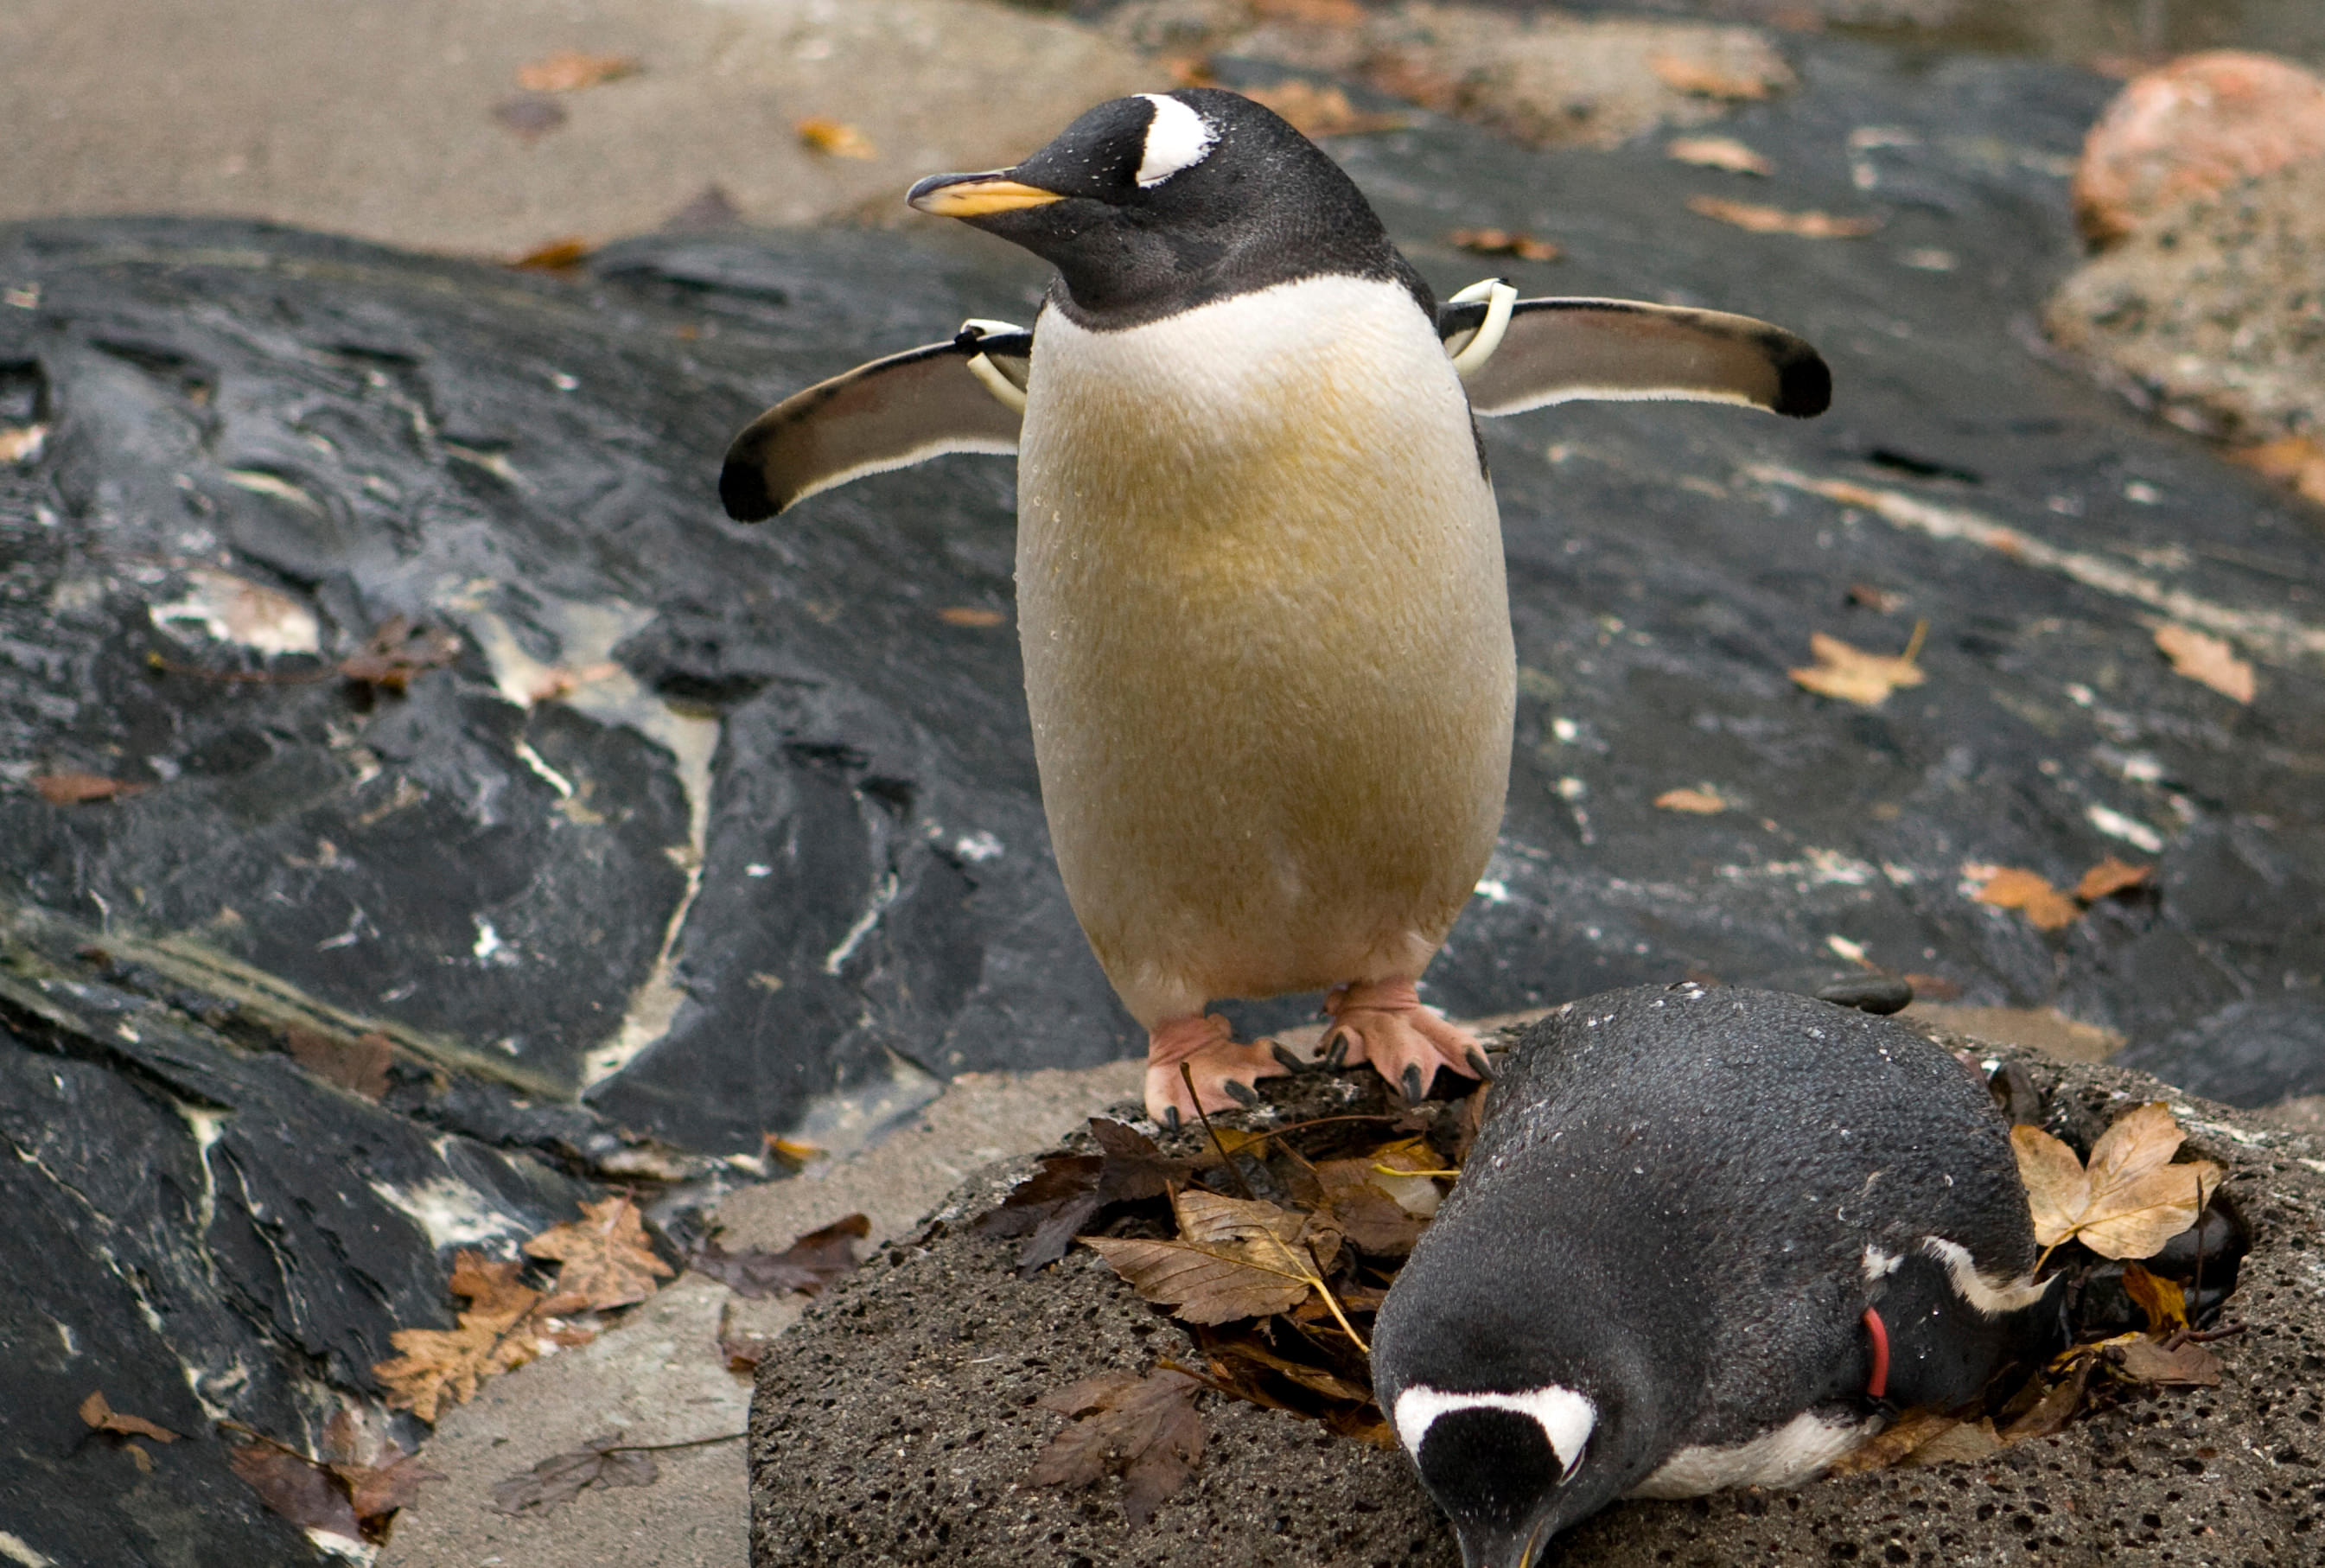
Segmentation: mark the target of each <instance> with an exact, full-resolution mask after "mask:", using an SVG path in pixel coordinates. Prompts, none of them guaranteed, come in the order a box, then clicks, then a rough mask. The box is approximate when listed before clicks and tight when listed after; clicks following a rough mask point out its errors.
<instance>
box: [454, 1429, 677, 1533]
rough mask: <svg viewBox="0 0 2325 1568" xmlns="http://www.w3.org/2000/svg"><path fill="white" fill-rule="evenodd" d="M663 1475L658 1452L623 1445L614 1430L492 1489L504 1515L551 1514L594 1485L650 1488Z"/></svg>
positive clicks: (545, 1460)
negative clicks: (656, 1463)
mask: <svg viewBox="0 0 2325 1568" xmlns="http://www.w3.org/2000/svg"><path fill="white" fill-rule="evenodd" d="M661 1474H662V1471H661V1469H660V1468H659V1467H658V1466H657V1465H655V1463H654V1461H653V1454H651V1453H644V1452H639V1451H637V1450H635V1449H627V1448H625V1447H623V1446H622V1434H621V1433H618V1432H609V1433H606V1434H605V1435H604V1436H603V1437H593V1438H591V1439H589V1440H588V1442H587V1443H583V1444H582V1445H581V1446H580V1447H579V1448H577V1449H574V1450H572V1451H570V1452H566V1453H552V1454H551V1455H550V1456H549V1457H548V1458H547V1459H544V1460H542V1461H541V1462H540V1463H539V1464H537V1465H534V1466H533V1468H532V1469H531V1470H529V1471H525V1472H524V1473H523V1475H513V1476H511V1477H509V1478H508V1479H507V1480H504V1481H502V1482H500V1483H499V1484H498V1485H496V1486H495V1487H494V1488H493V1507H495V1508H498V1509H499V1510H500V1511H501V1512H502V1513H505V1514H527V1513H546V1512H548V1511H549V1510H550V1509H551V1508H557V1507H559V1506H560V1505H561V1504H565V1503H570V1502H571V1501H572V1500H573V1499H574V1498H578V1497H579V1496H580V1495H581V1493H582V1492H583V1491H584V1490H585V1489H588V1488H589V1487H648V1486H652V1485H653V1483H654V1482H655V1481H656V1480H658V1479H660V1477H661Z"/></svg>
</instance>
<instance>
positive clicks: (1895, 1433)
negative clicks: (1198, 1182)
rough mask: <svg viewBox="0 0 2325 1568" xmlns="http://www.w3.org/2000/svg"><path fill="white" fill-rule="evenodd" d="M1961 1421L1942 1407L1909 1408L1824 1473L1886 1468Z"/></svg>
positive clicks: (1849, 1472) (1849, 1473) (1848, 1473)
mask: <svg viewBox="0 0 2325 1568" xmlns="http://www.w3.org/2000/svg"><path fill="white" fill-rule="evenodd" d="M1960 1424H1961V1423H1960V1422H1959V1420H1957V1419H1955V1418H1954V1417H1953V1416H1950V1415H1947V1414H1945V1412H1943V1411H1941V1410H1908V1411H1907V1412H1905V1414H1904V1415H1901V1416H1899V1417H1898V1418H1897V1419H1896V1420H1895V1421H1894V1422H1892V1423H1890V1424H1888V1425H1887V1426H1885V1427H1883V1428H1882V1429H1881V1430H1880V1431H1879V1432H1878V1433H1875V1434H1874V1435H1873V1436H1872V1437H1869V1438H1867V1439H1866V1441H1865V1442H1863V1443H1859V1444H1857V1446H1856V1447H1855V1448H1853V1449H1851V1450H1849V1452H1847V1453H1845V1454H1843V1455H1841V1456H1840V1458H1839V1459H1838V1460H1836V1461H1834V1462H1833V1465H1832V1468H1831V1469H1830V1470H1829V1471H1827V1472H1826V1473H1828V1474H1829V1475H1837V1476H1839V1475H1856V1474H1857V1473H1858V1472H1859V1471H1868V1470H1886V1469H1888V1468H1889V1467H1890V1466H1891V1465H1893V1464H1896V1463H1898V1462H1900V1461H1903V1460H1904V1458H1905V1457H1906V1456H1907V1455H1909V1454H1911V1453H1912V1452H1913V1451H1914V1450H1915V1449H1917V1448H1919V1447H1921V1446H1922V1444H1923V1443H1928V1442H1930V1441H1931V1439H1933V1438H1936V1437H1938V1436H1940V1435H1941V1434H1942V1433H1947V1432H1950V1431H1951V1430H1952V1429H1953V1428H1955V1427H1957V1426H1959V1425H1960Z"/></svg>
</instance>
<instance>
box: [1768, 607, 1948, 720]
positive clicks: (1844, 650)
mask: <svg viewBox="0 0 2325 1568" xmlns="http://www.w3.org/2000/svg"><path fill="white" fill-rule="evenodd" d="M1928 631H1929V623H1928V622H1927V621H1923V622H1921V623H1920V624H1918V625H1917V626H1914V628H1913V639H1912V640H1911V641H1910V642H1908V643H1907V644H1906V645H1905V651H1904V653H1902V654H1898V655H1897V656H1896V657H1895V658H1891V657H1890V656H1889V655H1887V654H1868V653H1866V651H1865V650H1864V649H1862V648H1859V647H1855V646H1852V645H1849V644H1848V643H1844V642H1842V641H1841V640H1840V639H1839V637H1834V636H1826V635H1825V634H1824V633H1822V632H1814V633H1811V634H1810V636H1809V653H1810V654H1811V656H1812V657H1813V658H1814V659H1815V660H1816V663H1813V664H1810V665H1807V666H1804V667H1803V668H1801V669H1797V670H1792V671H1788V672H1786V673H1788V674H1790V675H1791V676H1792V680H1793V682H1794V683H1796V684H1798V685H1800V686H1803V687H1805V688H1807V689H1808V690H1809V691H1813V692H1815V693H1816V694H1817V695H1818V696H1820V697H1837V698H1839V699H1840V700H1842V701H1844V702H1854V703H1856V704H1857V706H1858V707H1860V708H1878V707H1880V706H1881V704H1882V703H1884V702H1885V701H1887V700H1889V693H1890V692H1892V691H1895V690H1896V689H1897V688H1898V687H1900V686H1918V685H1920V684H1921V683H1922V682H1924V681H1926V680H1928V679H1929V676H1928V674H1927V673H1925V672H1924V671H1923V670H1922V667H1921V666H1920V665H1919V664H1916V663H1913V660H1914V657H1915V656H1916V655H1917V654H1920V653H1921V651H1922V637H1923V636H1926V635H1927V634H1928Z"/></svg>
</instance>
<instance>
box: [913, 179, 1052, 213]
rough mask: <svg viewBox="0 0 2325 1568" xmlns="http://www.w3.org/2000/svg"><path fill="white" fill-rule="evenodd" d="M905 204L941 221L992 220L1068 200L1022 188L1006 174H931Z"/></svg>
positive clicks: (1027, 187)
mask: <svg viewBox="0 0 2325 1568" xmlns="http://www.w3.org/2000/svg"><path fill="white" fill-rule="evenodd" d="M904 199H905V201H907V202H908V203H910V204H911V205H912V207H913V208H914V209H917V210H919V211H922V212H928V213H933V214H935V215H936V216H937V217H939V218H989V217H991V216H992V215H993V214H994V213H996V212H1017V211H1021V210H1023V209H1025V208H1028V207H1047V206H1048V205H1049V204H1050V203H1051V202H1052V201H1062V200H1064V199H1065V198H1064V197H1063V196H1061V195H1060V194H1059V193H1058V192H1057V191H1055V190H1042V188H1041V187H1040V186H1038V185H1026V184H1022V183H1020V182H1019V181H1014V180H1012V179H1010V178H1008V176H1007V174H1006V172H999V173H992V174H931V175H930V176H929V177H928V178H927V179H925V180H923V181H921V182H920V183H919V184H917V185H915V186H913V187H912V190H911V191H909V192H908V193H907V194H906V195H905V197H904Z"/></svg>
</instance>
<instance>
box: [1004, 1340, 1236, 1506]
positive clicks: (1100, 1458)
mask: <svg viewBox="0 0 2325 1568" xmlns="http://www.w3.org/2000/svg"><path fill="white" fill-rule="evenodd" d="M1201 1386H1202V1385H1201V1384H1200V1383H1198V1382H1197V1381H1196V1380H1195V1379H1194V1378H1190V1377H1188V1376H1187V1375H1186V1374H1185V1373H1183V1372H1174V1371H1172V1370H1170V1369H1157V1370H1155V1371H1152V1372H1149V1373H1147V1374H1146V1376H1144V1378H1140V1377H1135V1376H1134V1375H1132V1374H1130V1373H1127V1372H1110V1373H1107V1374H1105V1375H1104V1376H1102V1377H1097V1378H1084V1379H1083V1380H1082V1381H1081V1382H1079V1383H1076V1384H1074V1385H1073V1386H1072V1387H1067V1388H1061V1389H1059V1390H1058V1391H1057V1392H1056V1393H1054V1394H1047V1395H1044V1396H1042V1398H1041V1399H1039V1400H1038V1401H1036V1403H1037V1404H1038V1405H1039V1406H1041V1407H1042V1409H1044V1410H1054V1411H1056V1412H1057V1413H1058V1414H1059V1415H1070V1416H1073V1417H1074V1418H1075V1419H1074V1422H1073V1424H1071V1425H1070V1426H1068V1427H1067V1428H1066V1429H1065V1430H1064V1431H1062V1432H1061V1433H1058V1434H1057V1436H1055V1437H1053V1438H1051V1440H1050V1444H1049V1446H1048V1447H1047V1448H1044V1449H1043V1450H1042V1454H1041V1457H1040V1458H1039V1459H1037V1460H1035V1461H1033V1471H1032V1472H1031V1473H1030V1474H1028V1475H1027V1477H1026V1478H1025V1479H1026V1480H1027V1481H1028V1482H1029V1483H1030V1484H1032V1485H1033V1486H1037V1487H1082V1486H1088V1485H1089V1484H1090V1483H1091V1482H1093V1481H1096V1480H1100V1479H1102V1478H1103V1477H1106V1476H1108V1475H1119V1476H1120V1477H1122V1512H1123V1517H1125V1518H1126V1519H1128V1520H1129V1521H1130V1523H1131V1525H1132V1526H1133V1527H1139V1526H1144V1525H1145V1524H1146V1522H1147V1521H1148V1520H1150V1519H1152V1518H1153V1517H1154V1510H1155V1509H1156V1508H1159V1507H1160V1506H1161V1505H1162V1503H1163V1499H1164V1498H1167V1497H1169V1496H1170V1495H1171V1494H1172V1492H1174V1491H1177V1490H1178V1489H1179V1486H1180V1483H1181V1482H1182V1481H1184V1480H1186V1479H1187V1477H1188V1475H1189V1474H1190V1472H1191V1471H1193V1470H1194V1468H1195V1463H1196V1461H1198V1460H1200V1458H1201V1457H1202V1452H1203V1420H1202V1417H1201V1416H1200V1415H1197V1414H1196V1412H1195V1402H1194V1395H1195V1390H1196V1389H1197V1388H1199V1387H1201Z"/></svg>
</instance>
